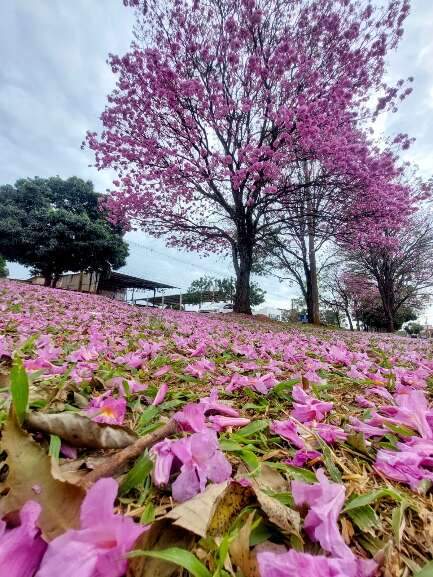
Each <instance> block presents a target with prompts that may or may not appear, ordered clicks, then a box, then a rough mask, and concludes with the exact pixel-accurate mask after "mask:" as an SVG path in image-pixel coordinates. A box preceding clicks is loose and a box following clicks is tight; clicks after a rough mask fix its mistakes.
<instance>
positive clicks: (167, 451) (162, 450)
mask: <svg viewBox="0 0 433 577" xmlns="http://www.w3.org/2000/svg"><path fill="white" fill-rule="evenodd" d="M172 444H173V441H170V440H169V439H166V440H165V441H160V442H159V443H156V444H155V445H154V446H153V447H152V448H151V449H150V454H151V455H152V456H154V457H155V466H154V468H153V472H152V478H153V482H154V483H155V485H156V486H157V487H161V486H162V485H167V483H168V481H169V479H170V473H171V466H172V464H173V457H174V456H173V452H172V450H171V447H172Z"/></svg>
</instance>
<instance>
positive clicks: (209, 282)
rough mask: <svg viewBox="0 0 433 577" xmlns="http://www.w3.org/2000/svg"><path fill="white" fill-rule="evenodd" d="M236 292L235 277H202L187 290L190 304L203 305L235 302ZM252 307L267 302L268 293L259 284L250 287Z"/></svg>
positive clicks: (252, 284)
mask: <svg viewBox="0 0 433 577" xmlns="http://www.w3.org/2000/svg"><path fill="white" fill-rule="evenodd" d="M235 291H236V281H235V279H234V278H233V277H227V278H223V279H219V278H215V277H212V276H207V275H205V276H202V277H200V278H199V279H196V280H194V281H192V283H191V285H190V287H189V288H188V290H187V295H188V302H189V303H191V304H200V305H201V304H202V303H203V302H210V301H217V302H221V301H225V302H231V303H232V302H233V299H234V295H235ZM250 291H251V292H250V299H251V305H252V306H257V305H260V304H262V303H263V302H264V301H265V294H266V292H265V291H264V290H263V289H261V288H260V287H259V286H258V285H257V283H255V282H252V283H251V285H250Z"/></svg>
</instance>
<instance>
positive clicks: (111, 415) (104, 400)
mask: <svg viewBox="0 0 433 577" xmlns="http://www.w3.org/2000/svg"><path fill="white" fill-rule="evenodd" d="M125 413H126V401H125V399H124V398H120V399H115V398H114V397H112V396H111V394H110V393H108V394H107V393H105V394H104V395H101V396H100V397H96V398H95V399H92V401H91V402H90V404H89V406H88V407H87V409H86V414H87V415H88V416H89V417H90V418H91V419H92V420H93V421H96V422H97V423H106V424H107V425H121V424H122V423H123V421H124V419H125Z"/></svg>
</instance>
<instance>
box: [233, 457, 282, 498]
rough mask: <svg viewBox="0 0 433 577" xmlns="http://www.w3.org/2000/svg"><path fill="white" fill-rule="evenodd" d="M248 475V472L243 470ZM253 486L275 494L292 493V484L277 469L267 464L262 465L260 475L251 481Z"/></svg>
mask: <svg viewBox="0 0 433 577" xmlns="http://www.w3.org/2000/svg"><path fill="white" fill-rule="evenodd" d="M243 471H244V473H247V470H246V469H244V470H243ZM251 481H252V483H253V485H255V486H257V487H258V488H259V489H261V490H266V489H268V490H270V491H274V492H275V493H285V492H288V491H290V483H289V482H288V481H287V479H286V478H285V477H283V475H281V473H279V472H278V471H277V470H276V469H274V468H272V467H270V466H269V465H267V464H266V463H262V465H261V467H260V473H259V474H258V475H256V476H255V477H253V478H252V479H251Z"/></svg>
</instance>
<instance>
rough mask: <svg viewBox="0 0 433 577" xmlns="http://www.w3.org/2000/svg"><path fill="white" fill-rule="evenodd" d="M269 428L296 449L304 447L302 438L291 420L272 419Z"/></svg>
mask: <svg viewBox="0 0 433 577" xmlns="http://www.w3.org/2000/svg"><path fill="white" fill-rule="evenodd" d="M269 429H270V431H271V433H275V435H280V437H283V438H284V439H286V440H287V441H289V443H291V444H292V445H294V446H295V447H297V448H298V449H304V448H305V442H304V439H302V437H300V436H299V433H298V429H297V427H296V425H295V423H294V422H293V421H290V420H289V419H287V420H286V421H272V423H271V425H270V427H269Z"/></svg>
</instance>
